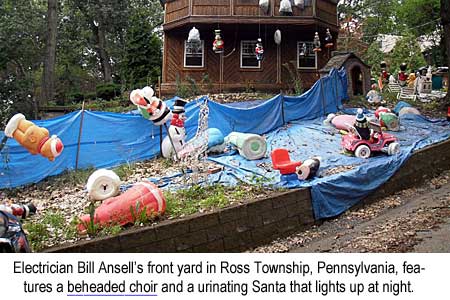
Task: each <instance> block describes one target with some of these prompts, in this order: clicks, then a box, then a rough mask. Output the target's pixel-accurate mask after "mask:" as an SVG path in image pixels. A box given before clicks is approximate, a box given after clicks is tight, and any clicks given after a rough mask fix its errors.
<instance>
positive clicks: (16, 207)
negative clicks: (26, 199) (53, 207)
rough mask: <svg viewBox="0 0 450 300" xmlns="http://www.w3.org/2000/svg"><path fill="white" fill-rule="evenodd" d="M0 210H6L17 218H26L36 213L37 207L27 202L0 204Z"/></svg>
mask: <svg viewBox="0 0 450 300" xmlns="http://www.w3.org/2000/svg"><path fill="white" fill-rule="evenodd" d="M0 211H4V212H7V213H9V214H11V215H13V216H15V217H16V218H18V219H26V218H27V217H29V216H32V215H34V214H35V213H36V211H37V209H36V206H34V204H33V203H29V204H11V205H6V204H0Z"/></svg>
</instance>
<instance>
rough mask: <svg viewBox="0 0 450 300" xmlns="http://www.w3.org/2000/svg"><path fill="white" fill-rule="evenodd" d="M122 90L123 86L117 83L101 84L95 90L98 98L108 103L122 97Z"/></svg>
mask: <svg viewBox="0 0 450 300" xmlns="http://www.w3.org/2000/svg"><path fill="white" fill-rule="evenodd" d="M120 89H121V86H120V85H118V84H115V83H106V84H99V85H97V86H96V88H95V90H96V92H97V97H98V98H100V99H103V100H107V101H109V100H111V99H113V98H114V97H116V96H118V95H120Z"/></svg>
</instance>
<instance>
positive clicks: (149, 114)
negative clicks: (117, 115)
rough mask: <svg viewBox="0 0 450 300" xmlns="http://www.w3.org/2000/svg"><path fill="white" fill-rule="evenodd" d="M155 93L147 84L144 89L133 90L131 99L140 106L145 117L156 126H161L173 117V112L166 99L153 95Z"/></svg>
mask: <svg viewBox="0 0 450 300" xmlns="http://www.w3.org/2000/svg"><path fill="white" fill-rule="evenodd" d="M154 93H155V92H154V91H153V89H152V88H151V87H149V86H146V87H145V88H143V89H142V90H139V89H138V90H134V91H132V92H131V94H130V101H131V102H133V104H134V105H136V106H137V107H138V108H139V110H140V112H141V114H142V116H143V117H144V118H146V119H148V120H150V121H152V122H153V124H155V125H156V126H161V125H163V124H165V123H166V122H167V121H168V120H169V119H170V118H171V117H172V112H171V111H170V109H169V108H168V107H167V105H166V103H165V102H164V101H162V100H161V99H159V98H157V97H154V96H153V95H154Z"/></svg>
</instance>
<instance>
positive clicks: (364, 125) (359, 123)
mask: <svg viewBox="0 0 450 300" xmlns="http://www.w3.org/2000/svg"><path fill="white" fill-rule="evenodd" d="M354 127H355V129H356V131H357V132H358V134H359V136H360V137H361V139H363V140H369V139H370V128H369V122H368V121H367V119H366V116H365V115H364V113H363V110H362V108H358V111H357V114H356V120H355V125H354Z"/></svg>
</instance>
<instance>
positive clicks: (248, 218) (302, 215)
mask: <svg viewBox="0 0 450 300" xmlns="http://www.w3.org/2000/svg"><path fill="white" fill-rule="evenodd" d="M448 169H450V140H447V141H446V142H443V143H440V144H436V145H433V146H430V147H427V148H425V149H422V150H419V151H417V152H415V153H414V154H413V156H412V157H411V158H410V159H409V160H408V161H407V162H406V163H405V165H404V166H402V168H401V169H400V170H399V171H398V172H397V173H396V174H395V175H394V176H393V177H392V178H391V179H390V180H389V181H388V182H386V183H385V184H384V185H383V186H382V187H380V189H379V190H378V191H377V193H376V194H374V195H372V196H370V197H368V198H367V199H366V200H364V201H362V202H361V204H360V205H364V204H365V203H369V202H373V201H376V199H380V198H381V197H384V196H386V195H389V194H392V193H395V192H397V191H399V190H402V189H405V188H409V187H412V186H414V185H417V184H418V183H420V182H423V181H424V180H426V178H429V177H431V176H433V175H436V174H438V173H440V172H442V171H443V170H448ZM314 223H315V221H314V217H313V210H312V205H311V197H310V192H309V189H300V190H294V191H289V192H286V193H282V194H279V195H277V196H275V197H271V198H267V199H262V200H261V199H260V200H255V201H251V202H249V203H246V204H242V205H236V206H232V207H228V208H225V209H222V210H219V211H216V212H211V213H207V214H195V215H192V216H189V217H186V218H184V219H180V220H172V221H164V222H161V223H160V224H157V225H155V226H152V227H145V228H141V229H134V230H129V231H126V232H123V233H121V234H119V235H117V236H114V237H107V238H100V239H94V240H91V241H84V242H80V243H76V244H73V245H68V246H62V247H58V248H52V249H48V250H47V251H48V252H239V251H244V250H246V249H249V248H251V247H255V246H258V245H261V244H264V243H267V242H270V241H272V240H274V239H276V238H278V237H282V236H286V235H288V234H289V233H292V232H294V231H300V230H302V229H305V228H308V227H309V226H311V225H312V224H314Z"/></svg>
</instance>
